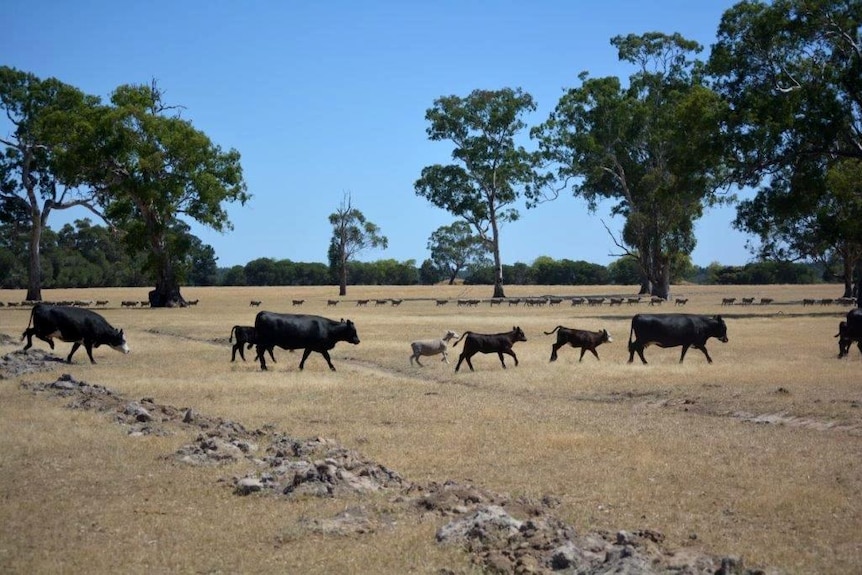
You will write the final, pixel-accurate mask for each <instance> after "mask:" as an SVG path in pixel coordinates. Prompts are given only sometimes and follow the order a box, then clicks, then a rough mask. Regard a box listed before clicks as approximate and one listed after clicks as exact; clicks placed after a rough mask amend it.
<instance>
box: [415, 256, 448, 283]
mask: <svg viewBox="0 0 862 575" xmlns="http://www.w3.org/2000/svg"><path fill="white" fill-rule="evenodd" d="M445 277H446V274H445V273H444V271H443V270H441V269H440V268H439V267H438V266H437V265H436V264H435V263H434V262H433V261H431V260H430V259H427V260H425V261H423V262H422V265H421V266H420V267H419V283H420V284H422V285H434V284H436V283H437V282H439V281H442V280H443V279H445Z"/></svg>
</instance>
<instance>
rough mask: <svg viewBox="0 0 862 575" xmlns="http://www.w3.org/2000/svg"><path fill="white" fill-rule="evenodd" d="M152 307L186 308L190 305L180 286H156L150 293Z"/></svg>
mask: <svg viewBox="0 0 862 575" xmlns="http://www.w3.org/2000/svg"><path fill="white" fill-rule="evenodd" d="M149 299H150V307H186V306H187V305H188V304H187V303H186V300H185V299H183V296H182V294H180V286H178V285H174V286H168V285H164V284H162V285H156V289H154V290H150V293H149Z"/></svg>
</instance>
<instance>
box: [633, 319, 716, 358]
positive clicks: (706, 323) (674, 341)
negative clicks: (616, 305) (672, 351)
mask: <svg viewBox="0 0 862 575" xmlns="http://www.w3.org/2000/svg"><path fill="white" fill-rule="evenodd" d="M632 335H634V336H635V337H636V338H637V339H636V340H635V341H632ZM711 337H714V338H717V339H718V340H719V341H722V342H724V343H727V326H726V325H725V323H724V320H723V319H721V316H720V315H716V316H706V315H695V314H687V313H669V314H658V315H653V314H637V315H635V316H634V317H633V318H632V328H631V331H630V332H629V363H631V362H632V361H634V357H635V352H637V354H638V355H639V356H640V358H641V361H642V362H643V363H646V362H647V360H646V359H644V348H645V347H646V346H648V345H650V344H653V343H654V344H656V345H657V346H659V347H677V346H680V345H681V346H682V354H681V355H680V356H679V362H680V363H682V360H683V359H684V358H685V352H687V351H688V348H690V347H695V348H696V349H699V350H700V351H702V352H703V355H705V356H706V361H708V362H709V363H712V358H711V357H709V352H707V351H706V340H708V339H709V338H711Z"/></svg>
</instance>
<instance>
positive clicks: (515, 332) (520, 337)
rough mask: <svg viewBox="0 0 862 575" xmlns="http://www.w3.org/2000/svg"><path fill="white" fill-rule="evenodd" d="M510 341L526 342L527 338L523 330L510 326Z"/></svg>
mask: <svg viewBox="0 0 862 575" xmlns="http://www.w3.org/2000/svg"><path fill="white" fill-rule="evenodd" d="M512 341H527V336H526V335H524V330H522V329H521V328H520V327H519V326H517V325H515V326H512Z"/></svg>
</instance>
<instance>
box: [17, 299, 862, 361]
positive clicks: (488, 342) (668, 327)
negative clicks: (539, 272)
mask: <svg viewBox="0 0 862 575" xmlns="http://www.w3.org/2000/svg"><path fill="white" fill-rule="evenodd" d="M566 300H568V301H570V302H571V305H572V306H580V305H588V306H600V305H603V304H604V303H605V302H607V303H608V305H609V306H622V305H623V304H625V305H637V304H640V303H641V302H644V301H645V302H647V303H648V304H649V305H652V306H656V305H661V304H662V303H664V302H665V300H664V299H662V298H656V297H651V298H641V297H625V298H623V297H607V298H606V297H570V298H562V297H551V296H545V297H529V298H491V299H487V300H479V299H456V300H454V301H455V303H456V305H457V306H458V307H475V306H478V305H480V304H481V303H488V304H489V305H490V306H499V305H502V304H503V303H506V304H507V306H517V305H524V306H527V307H534V306H557V305H560V304H561V303H562V302H563V301H566ZM198 301H199V300H191V301H187V302H186V303H187V304H188V305H190V306H194V305H197V304H198ZM341 301H342V300H333V299H330V300H327V306H329V307H332V306H336V305H337V304H338V303H340V302H341ZM403 301H404V300H403V299H392V298H389V299H375V300H371V299H359V300H356V306H359V307H363V306H367V305H368V304H369V303H370V302H374V305H375V306H383V305H389V306H393V307H397V306H399V305H401V303H402V302H403ZM433 301H434V303H435V305H436V306H444V305H447V304H449V303H450V300H448V299H437V300H433ZM109 303H110V302H109V301H107V300H95V301H93V300H86V301H81V300H74V301H59V302H20V303H19V302H8V303H7V304H5V305H6V306H8V307H17V306H30V307H32V308H33V310H32V312H31V314H30V322H29V323H28V326H27V329H26V330H25V331H24V334H23V335H22V337H21V339H27V345H26V346H25V348H24V349H25V350H26V349H28V348H30V347H31V346H32V337H33V336H34V335H35V336H36V337H37V338H39V339H42V340H43V341H45V342H47V343H48V344H49V346H50V347H51V349H54V341H53V340H54V338H56V339H59V340H60V341H64V342H68V343H72V344H73V345H72V351H71V352H70V353H69V355H68V357H67V358H66V359H67V361H68V362H71V361H72V356H73V354H74V353H75V351H76V350H77V349H78V348H79V347H80V346H81V345H83V346H84V347H85V349H86V351H87V355H88V356H89V359H90V361H91V362H92V363H96V362H95V360H94V359H93V355H92V348H93V347H99V346H100V345H103V344H104V345H108V346H110V347H112V348H114V349H117V350H119V351H122V352H124V353H129V347H128V345H127V344H126V340H125V337H124V335H123V331H122V330H117V329H115V328H113V327H112V326H111V325H110V324H108V322H107V321H105V319H104V318H103V317H102V316H100V315H99V314H98V313H96V312H95V311H91V310H88V309H82V308H88V307H91V306H93V307H106V306H108V305H109ZM262 303H263V301H262V300H251V301H250V303H249V305H250V306H251V307H260V306H261V305H262ZM291 303H292V305H293V306H302V305H303V304H304V303H305V300H304V299H294V300H291ZM673 303H674V305H675V306H684V305H686V304H687V303H688V298H684V297H678V298H675V299H674V300H673ZM755 303H758V304H759V305H770V304H773V303H775V302H774V300H773V299H772V298H760V299H759V301H758V300H756V299H755V298H754V297H743V298H740V299H739V300H737V299H736V298H733V297H730V298H722V299H721V305H722V306H735V305H741V306H749V305H754V304H755ZM791 303H800V302H791ZM801 303H802V305H803V306H811V305H821V306H824V305H842V306H848V305H854V304H855V303H856V302H855V300H854V299H852V298H837V299H807V298H806V299H803V300H802V302H801ZM120 306H121V307H122V308H133V307H139V306H140V307H146V306H149V302H148V301H144V300H123V301H122V302H121V303H120ZM0 307H4V304H3V303H2V302H0ZM544 333H545V335H554V334H556V342H555V343H553V344H552V346H551V357H550V361H552V362H553V361H556V360H557V352H558V351H559V350H560V348H562V347H564V346H571V347H573V348H580V350H581V353H580V357H579V359H578V361H581V360H583V357H584V354H585V353H586V352H587V351H589V352H590V353H592V354H593V355H594V356H595V358H596V359H597V360H598V359H599V355H598V352H597V351H596V348H597V347H598V346H599V345H601V344H603V343H607V342H612V341H613V338H612V337H611V335H610V334H609V333H608V331H607V330H605V329H602V330H600V331H587V330H582V329H575V328H570V327H565V326H562V325H558V326H557V327H555V328H554V329H552V330H551V331H546V332H544ZM835 337H836V338H838V340H839V342H838V348H839V353H838V357H839V358H841V357H846V356H847V354H848V352H849V349H850V347H851V346H852V345H853V344H854V343H855V344H856V345H857V347H858V349H859V351H860V353H862V309H858V308H854V309H852V310H850V312H848V313H847V316H846V319H845V320H844V321H841V322H840V323H839V326H838V333H837V334H835ZM456 338H457V339H456ZM710 338H715V339H718V340H719V341H722V342H727V341H728V337H727V326H726V324H725V322H724V320H723V319H722V317H721V316H720V315H699V314H687V313H664V314H643V313H638V314H635V315H634V316H633V317H632V319H631V329H630V332H629V341H628V352H629V359H628V362H629V363H632V362H633V361H634V356H635V354H637V355H638V357H639V358H640V360H641V362H643V363H647V361H646V359H645V357H644V353H643V352H644V348H645V347H647V346H649V345H651V344H655V345H657V346H658V347H662V348H665V347H681V348H682V351H681V354H680V358H679V362H680V363H682V362H683V360H684V359H685V355H686V352H687V351H688V349H689V348H691V347H694V348H695V349H698V350H700V351H701V352H702V353H703V355H704V356H705V358H706V360H707V362H708V363H712V358H711V357H710V355H709V352H708V351H707V349H706V342H707V340H708V339H710ZM234 339H235V340H236V343H234ZM451 340H455V341H454V342H453V343H452V344H451V345H452V347H455V346H457V345H458V344H459V343H460V342H461V341H462V340H463V341H464V345H463V351H462V353H461V355H460V356H459V358H458V362H457V364H456V365H455V371H456V372H457V371H458V370H459V368H460V366H461V363H462V362H466V363H467V365H468V367H469V368H470V370H471V371H472V370H473V364H472V362H471V358H472V357H473V356H474V355H475V354H477V353H483V354H489V353H495V354H497V356H498V357H499V359H500V363H501V365H502V367H503V368H506V363H505V360H504V355H508V356H510V357H511V358H512V359H513V360H514V362H515V365H516V366H517V365H518V357H517V355H515V352H514V349H513V347H514V344H515V343H517V342H521V341H527V338H526V335H525V334H524V331H523V330H522V329H521V328H520V327H518V326H513V327H512V329H511V330H510V331H506V332H500V333H491V334H488V333H478V332H474V331H465V332H464V333H463V334H462V335H461V336H460V337H459V336H458V335H457V334H456V333H455V332H454V331H452V330H448V331H447V332H446V333H445V334H444V336H443V337H442V338H440V339H422V340H415V341H413V342H410V348H411V351H412V353H411V355H410V356H409V360H410V363H411V365H412V364H413V363H414V362H415V363H416V364H417V365H418V366H420V367H422V366H423V364H422V363H420V361H419V358H420V357H423V356H432V355H442V356H443V358H442V361H445V362H446V363H448V356H447V354H446V350H447V347H448V345H449V342H450V341H451ZM228 341H229V343H232V344H233V345H232V348H231V361H232V362H233V361H235V360H236V354H237V353H239V355H240V358H241V359H242V360H243V361H245V354H244V352H243V349H244V348H247V349H251V348H252V347H256V350H257V353H256V356H255V360H258V361H259V362H260V367H261V370H266V369H267V367H266V359H265V357H264V356H265V354H267V353H268V354H269V356H270V358H271V360H272V361H273V362H275V356H274V355H273V349H274V348H275V347H280V348H283V349H287V350H290V351H293V350H299V349H301V350H303V354H302V358H301V360H300V363H299V369H300V370H302V369H303V368H304V366H305V361H306V359H307V358H308V356H309V355H310V353H311V352H317V353H319V354H321V355H322V356H323V358H324V359H325V360H326V362H327V365H328V366H329V368H330V369H331V370H332V371H335V366H334V365H333V364H332V361H331V358H330V355H329V350H331V349H333V348H334V347H335V345H336V343H338V342H340V341H345V342H349V343H352V344H354V345H356V344H358V343H359V336H358V334H357V330H356V326H355V325H354V324H353V322H352V321H351V320H344V319H341V320H334V319H329V318H325V317H322V316H318V315H308V314H286V313H275V312H270V311H260V312H258V313H257V315H256V316H255V322H254V325H253V326H240V325H237V326H233V328H232V329H231V332H230V337H229V338H228Z"/></svg>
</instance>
